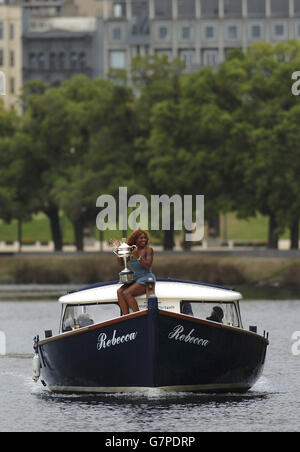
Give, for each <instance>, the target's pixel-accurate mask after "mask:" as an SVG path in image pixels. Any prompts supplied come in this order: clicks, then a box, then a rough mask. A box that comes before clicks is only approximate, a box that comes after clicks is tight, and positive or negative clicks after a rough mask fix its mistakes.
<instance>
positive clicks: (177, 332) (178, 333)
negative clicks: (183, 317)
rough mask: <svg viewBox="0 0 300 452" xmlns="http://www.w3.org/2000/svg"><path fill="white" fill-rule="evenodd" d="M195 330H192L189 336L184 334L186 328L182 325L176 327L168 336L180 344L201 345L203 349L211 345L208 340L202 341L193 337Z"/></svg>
mask: <svg viewBox="0 0 300 452" xmlns="http://www.w3.org/2000/svg"><path fill="white" fill-rule="evenodd" d="M194 331H195V330H191V331H190V332H189V333H188V334H184V328H183V326H182V325H177V326H175V327H174V329H173V331H172V332H171V333H170V334H169V335H168V338H169V339H174V340H176V341H179V342H186V343H189V344H194V345H200V346H201V347H207V346H208V345H209V344H210V341H209V340H208V339H202V338H199V337H196V336H193V333H194Z"/></svg>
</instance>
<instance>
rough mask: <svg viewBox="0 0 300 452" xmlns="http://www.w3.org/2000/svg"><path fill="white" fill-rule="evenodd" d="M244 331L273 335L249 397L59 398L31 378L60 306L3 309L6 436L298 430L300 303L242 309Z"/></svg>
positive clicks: (0, 414) (0, 369)
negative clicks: (37, 349) (35, 353)
mask: <svg viewBox="0 0 300 452" xmlns="http://www.w3.org/2000/svg"><path fill="white" fill-rule="evenodd" d="M241 310H242V315H243V320H244V325H245V327H247V326H248V325H257V326H258V330H259V332H262V331H263V330H267V331H270V347H269V350H268V353H267V361H266V366H265V370H264V373H263V376H262V378H261V379H260V380H259V381H258V383H257V384H256V385H255V386H254V388H253V389H252V390H251V391H249V392H248V393H246V394H198V393H193V394H191V393H188V394H186V393H167V392H163V391H159V390H156V389H153V390H150V391H146V392H143V393H133V394H132V393H130V394H97V395H95V394H84V395H76V394H67V395H64V394H54V393H51V392H49V390H48V389H47V388H46V389H45V388H43V387H42V386H41V384H40V383H38V384H35V383H34V382H33V381H32V379H31V357H32V338H33V337H34V336H35V335H36V334H39V333H40V334H41V336H42V332H43V331H44V330H45V329H53V331H55V330H56V329H57V328H58V323H59V314H60V311H59V308H58V306H57V304H56V303H51V302H50V303H49V302H48V303H47V302H34V303H31V302H21V303H12V302H8V303H0V330H1V331H4V332H5V333H6V337H7V351H8V356H6V357H1V358H0V400H1V404H0V431H66V432H71V431H101V432H114V433H115V432H170V433H171V432H202V431H214V432H216V431H253V432H255V431H299V430H300V421H299V406H300V357H299V356H298V357H295V356H293V354H292V353H291V339H290V338H291V337H292V334H293V332H294V331H299V319H300V302H298V301H284V302H283V301H276V302H275V301H262V302H242V306H241Z"/></svg>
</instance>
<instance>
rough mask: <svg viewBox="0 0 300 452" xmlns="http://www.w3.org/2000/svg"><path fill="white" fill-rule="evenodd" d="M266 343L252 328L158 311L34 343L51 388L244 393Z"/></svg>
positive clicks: (260, 367)
mask: <svg viewBox="0 0 300 452" xmlns="http://www.w3.org/2000/svg"><path fill="white" fill-rule="evenodd" d="M267 346H268V341H267V340H266V339H265V338H263V337H262V336H259V335H257V334H255V333H251V332H248V331H245V330H241V329H238V328H233V327H228V326H225V325H220V324H216V323H214V322H209V321H205V320H200V319H195V318H192V317H189V316H185V315H182V314H174V313H170V312H166V311H159V310H157V309H154V310H149V311H141V312H138V313H136V314H131V315H129V316H125V317H120V318H118V319H114V320H112V321H108V322H104V323H102V324H99V325H93V326H91V327H87V328H83V329H81V330H76V331H72V332H68V333H63V334H61V335H59V336H56V337H53V338H50V339H46V340H45V341H41V342H40V343H39V347H38V349H39V355H40V360H41V366H42V379H43V380H44V381H45V382H46V384H47V385H48V387H49V388H50V389H51V390H52V391H56V392H123V391H126V392H128V391H132V392H134V391H143V390H145V389H148V388H162V389H165V390H170V391H201V392H232V391H235V392H246V391H247V390H249V389H250V388H251V387H252V386H253V385H254V383H255V382H256V381H257V379H258V378H259V377H260V375H261V373H262V371H263V366H264V362H265V357H266V350H267Z"/></svg>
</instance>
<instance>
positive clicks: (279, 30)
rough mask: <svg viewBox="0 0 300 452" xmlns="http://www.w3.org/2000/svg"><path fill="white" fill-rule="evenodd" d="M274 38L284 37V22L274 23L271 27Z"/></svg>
mask: <svg viewBox="0 0 300 452" xmlns="http://www.w3.org/2000/svg"><path fill="white" fill-rule="evenodd" d="M273 35H274V38H284V37H285V26H284V24H275V25H274V28H273Z"/></svg>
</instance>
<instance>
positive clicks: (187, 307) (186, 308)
mask: <svg viewBox="0 0 300 452" xmlns="http://www.w3.org/2000/svg"><path fill="white" fill-rule="evenodd" d="M215 306H218V307H220V308H221V309H222V311H223V313H224V318H223V324H224V325H231V326H236V327H239V326H240V324H239V316H238V313H237V309H236V306H235V304H234V303H230V302H229V303H218V302H203V301H182V302H181V303H180V312H181V313H182V314H186V315H191V316H193V317H196V318H199V319H208V318H209V317H211V314H212V311H213V308H214V307H215Z"/></svg>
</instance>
